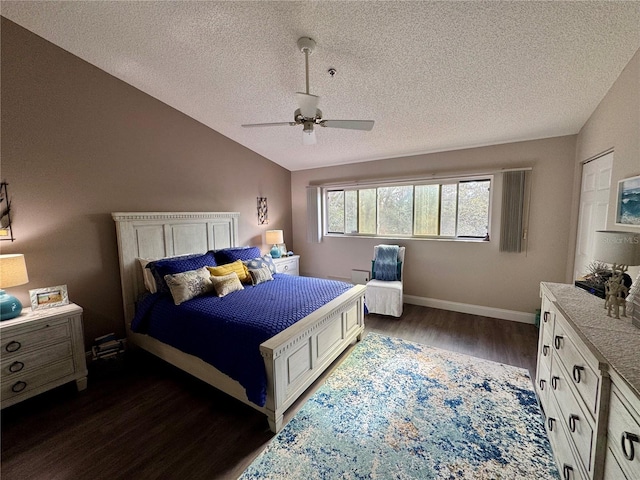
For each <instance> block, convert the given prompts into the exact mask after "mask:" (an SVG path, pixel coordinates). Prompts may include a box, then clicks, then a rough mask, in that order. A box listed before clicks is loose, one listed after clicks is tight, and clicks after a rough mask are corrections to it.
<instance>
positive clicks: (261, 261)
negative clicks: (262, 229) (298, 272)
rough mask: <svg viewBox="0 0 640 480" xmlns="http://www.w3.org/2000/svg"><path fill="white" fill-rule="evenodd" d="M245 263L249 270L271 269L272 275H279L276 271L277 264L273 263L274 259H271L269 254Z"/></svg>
mask: <svg viewBox="0 0 640 480" xmlns="http://www.w3.org/2000/svg"><path fill="white" fill-rule="evenodd" d="M243 263H244V264H245V265H246V266H247V268H250V269H253V270H256V269H258V268H262V267H269V270H270V271H271V273H272V274H274V273H278V271H277V269H276V264H275V263H273V258H271V255H269V254H268V253H267V254H266V255H263V256H262V257H256V258H252V259H250V260H246V261H244V262H243Z"/></svg>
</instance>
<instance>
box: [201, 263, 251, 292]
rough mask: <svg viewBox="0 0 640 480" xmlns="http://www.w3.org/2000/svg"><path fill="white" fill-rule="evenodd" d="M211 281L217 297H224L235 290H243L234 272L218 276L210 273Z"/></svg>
mask: <svg viewBox="0 0 640 480" xmlns="http://www.w3.org/2000/svg"><path fill="white" fill-rule="evenodd" d="M205 268H206V267H205ZM207 272H208V270H207ZM211 282H212V283H213V287H214V288H215V289H216V293H217V294H218V296H219V297H224V296H225V295H228V294H230V293H231V292H235V291H237V290H244V287H243V286H242V283H241V282H240V279H239V278H238V274H237V273H236V272H231V273H230V274H228V275H220V276H216V275H211Z"/></svg>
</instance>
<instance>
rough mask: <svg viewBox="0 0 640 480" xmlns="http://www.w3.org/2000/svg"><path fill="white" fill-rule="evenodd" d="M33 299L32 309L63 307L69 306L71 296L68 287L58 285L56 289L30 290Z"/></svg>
mask: <svg viewBox="0 0 640 480" xmlns="http://www.w3.org/2000/svg"><path fill="white" fill-rule="evenodd" d="M29 297H31V309H32V310H40V309H41V308H51V307H61V306H62V305H68V304H69V294H68V293H67V286H66V285H56V286H55V287H46V288H36V289H34V290H29Z"/></svg>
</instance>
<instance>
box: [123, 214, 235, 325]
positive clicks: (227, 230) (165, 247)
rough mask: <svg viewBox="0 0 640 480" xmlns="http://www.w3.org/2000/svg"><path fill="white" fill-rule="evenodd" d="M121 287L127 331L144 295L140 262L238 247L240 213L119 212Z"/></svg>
mask: <svg viewBox="0 0 640 480" xmlns="http://www.w3.org/2000/svg"><path fill="white" fill-rule="evenodd" d="M111 216H112V217H113V220H114V221H115V222H116V236H117V238H118V258H119V260H120V283H121V285H122V301H123V303H124V316H125V324H126V326H127V329H128V328H129V324H130V323H131V320H133V316H134V313H135V302H136V300H137V299H138V297H139V295H140V294H141V293H143V292H144V282H143V279H142V269H141V267H140V264H139V262H138V261H137V259H138V258H163V257H171V256H174V255H182V254H186V253H205V252H207V251H209V250H218V249H221V248H228V247H235V246H237V244H238V220H239V219H240V214H239V213H238V212H115V213H112V214H111Z"/></svg>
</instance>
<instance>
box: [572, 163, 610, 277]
mask: <svg viewBox="0 0 640 480" xmlns="http://www.w3.org/2000/svg"><path fill="white" fill-rule="evenodd" d="M612 166H613V152H611V153H607V154H606V155H603V156H602V157H598V158H596V159H595V160H591V161H590V162H587V163H585V164H584V165H583V167H582V186H581V189H580V213H579V215H580V216H579V217H578V237H577V239H576V259H575V264H574V265H575V267H574V278H579V277H582V276H583V275H584V274H585V273H587V272H588V270H587V266H588V265H589V264H590V263H591V262H593V260H594V259H593V254H594V251H593V249H594V242H593V239H594V236H595V232H596V230H604V229H605V228H606V227H607V210H608V208H609V188H610V187H611V168H612Z"/></svg>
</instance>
